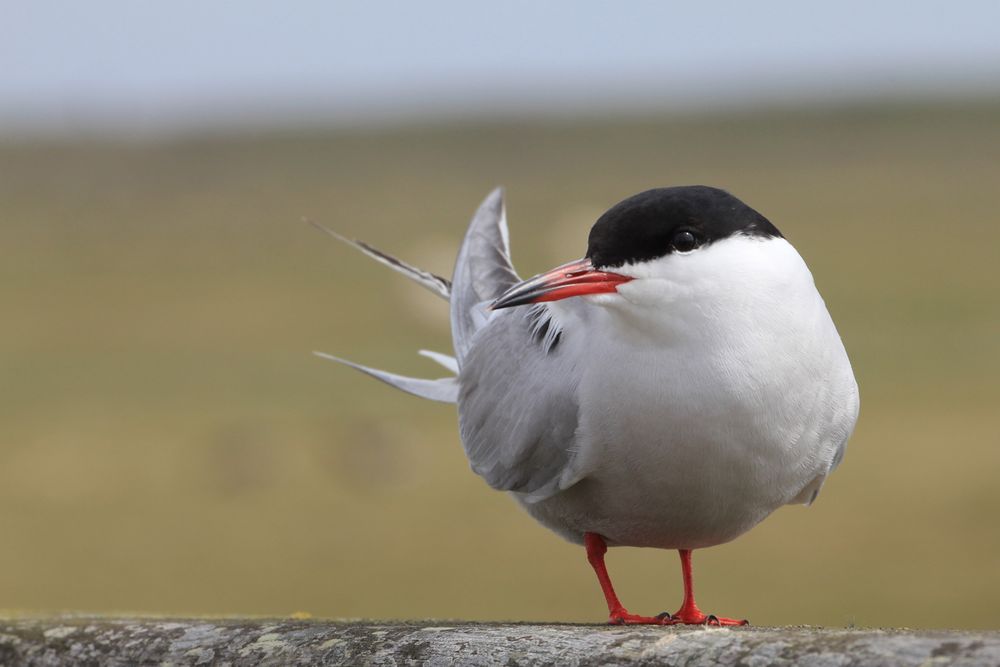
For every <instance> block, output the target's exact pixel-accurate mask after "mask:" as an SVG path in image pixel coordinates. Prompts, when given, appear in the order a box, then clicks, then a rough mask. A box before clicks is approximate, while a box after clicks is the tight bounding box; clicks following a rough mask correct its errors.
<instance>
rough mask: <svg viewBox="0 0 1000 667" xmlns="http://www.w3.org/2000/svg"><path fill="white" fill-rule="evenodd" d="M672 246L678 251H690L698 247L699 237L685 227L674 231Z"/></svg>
mask: <svg viewBox="0 0 1000 667" xmlns="http://www.w3.org/2000/svg"><path fill="white" fill-rule="evenodd" d="M670 246H671V247H672V248H673V249H674V250H676V251H677V252H689V251H691V250H694V249H695V248H697V247H698V237H696V236H695V235H694V234H693V233H691V232H689V231H687V230H686V229H684V230H681V231H679V232H675V233H674V237H673V238H672V239H670Z"/></svg>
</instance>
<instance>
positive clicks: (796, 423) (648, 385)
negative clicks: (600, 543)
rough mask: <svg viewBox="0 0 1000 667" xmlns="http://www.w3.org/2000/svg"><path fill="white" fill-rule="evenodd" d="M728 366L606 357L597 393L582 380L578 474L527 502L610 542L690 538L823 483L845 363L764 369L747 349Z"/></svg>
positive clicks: (726, 531) (573, 535)
mask: <svg viewBox="0 0 1000 667" xmlns="http://www.w3.org/2000/svg"><path fill="white" fill-rule="evenodd" d="M716 361H717V360H716ZM657 362H659V363H657ZM838 363H839V362H838ZM664 367H669V368H670V369H671V370H670V373H671V375H669V376H668V377H667V380H664V377H663V376H662V375H661V374H659V373H657V369H658V368H664ZM733 368H734V366H733V364H731V363H715V362H713V360H711V359H709V360H708V361H707V362H700V363H698V364H693V363H691V362H689V361H686V360H684V359H680V358H672V359H666V360H654V361H653V362H652V363H646V364H641V365H639V364H636V365H631V367H630V365H628V364H618V365H617V366H616V367H615V368H609V369H606V371H605V372H604V374H603V375H602V378H601V384H600V387H601V393H594V394H591V395H588V394H587V393H586V387H584V388H583V393H584V397H583V402H582V405H581V415H582V416H581V427H580V430H579V436H580V439H581V448H580V461H579V465H580V468H581V470H584V471H586V472H585V474H583V475H582V476H581V479H580V481H579V482H578V483H577V484H575V485H573V486H571V487H570V488H568V489H566V490H564V491H562V492H560V493H558V494H556V495H554V496H552V497H550V498H548V499H545V500H542V501H540V502H538V503H535V504H533V505H527V504H526V505H525V506H526V509H527V510H528V511H529V512H530V513H531V514H532V515H533V516H535V518H537V519H538V520H540V521H541V522H542V523H544V524H546V525H548V526H549V527H551V528H553V529H555V530H556V531H557V532H560V533H561V534H563V535H564V536H565V537H568V538H570V539H572V540H576V539H580V537H581V536H582V533H583V532H596V533H599V534H600V535H602V536H604V537H605V538H606V539H607V540H608V541H609V542H610V543H613V544H621V545H628V546H653V547H661V548H690V549H695V548H703V547H707V546H713V545H716V544H721V543H724V542H728V541H730V540H732V539H734V538H736V537H738V536H739V535H740V534H742V533H744V532H746V531H747V530H749V529H750V528H752V527H753V526H754V525H756V524H757V523H759V522H760V521H761V520H763V519H764V518H765V517H766V516H768V515H769V514H770V513H771V512H773V511H774V510H775V509H777V508H778V507H780V506H781V505H784V504H787V503H790V502H793V501H796V500H798V499H799V498H801V496H802V494H803V492H804V490H809V489H811V487H812V486H815V488H817V489H818V487H819V484H821V483H822V480H823V477H825V475H826V474H827V472H828V471H829V469H830V465H831V461H832V459H833V456H834V454H835V450H836V447H837V446H838V444H839V442H837V438H838V437H839V436H838V435H837V430H838V429H837V428H831V424H835V423H837V422H838V421H844V419H846V413H847V412H848V411H847V410H846V409H844V408H842V407H838V405H839V404H843V403H846V402H849V401H847V400H846V399H847V396H846V394H847V392H848V391H850V390H851V389H850V387H848V386H847V385H846V384H845V383H843V382H840V381H839V380H837V378H838V377H840V376H841V375H843V373H836V372H829V373H827V372H816V369H802V368H799V367H795V366H794V365H789V366H787V367H782V366H780V365H776V364H774V363H770V362H769V363H768V364H766V371H767V372H766V374H765V373H764V370H765V369H764V368H763V367H762V368H759V369H758V368H754V366H753V365H752V364H751V363H747V362H746V360H745V359H743V360H741V365H739V366H738V368H739V369H740V370H739V372H733V370H732V369H733ZM825 370H831V371H833V370H836V369H833V368H831V369H825ZM851 377H852V376H851ZM831 378H832V379H831ZM851 382H852V383H853V379H852V380H851ZM842 385H843V386H842ZM616 386H618V387H620V388H621V390H620V391H616V390H615V387H616ZM852 386H853V385H852ZM790 387H794V388H796V389H797V391H794V392H793V391H789V388H790ZM838 394H843V396H840V395H838ZM622 395H627V396H629V397H631V398H630V400H629V401H621V400H619V399H618V397H620V396H622ZM604 397H610V398H604ZM584 405H585V406H586V408H585V409H584V407H583V406H584ZM841 412H842V413H844V416H841V415H840V414H839V413H841ZM807 495H808V493H807Z"/></svg>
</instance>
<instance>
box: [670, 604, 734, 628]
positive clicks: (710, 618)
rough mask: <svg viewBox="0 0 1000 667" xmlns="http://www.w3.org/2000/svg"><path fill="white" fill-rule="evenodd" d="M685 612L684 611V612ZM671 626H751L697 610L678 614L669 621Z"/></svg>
mask: <svg viewBox="0 0 1000 667" xmlns="http://www.w3.org/2000/svg"><path fill="white" fill-rule="evenodd" d="M682 611H683V610H682ZM667 623H669V624H670V625H750V621H748V620H746V619H742V620H739V619H735V618H726V617H725V616H716V615H715V614H703V613H702V612H701V611H700V610H698V609H697V608H696V609H695V610H694V613H686V614H684V613H682V612H680V611H679V612H677V613H676V614H674V615H673V616H671V617H670V620H669V621H667Z"/></svg>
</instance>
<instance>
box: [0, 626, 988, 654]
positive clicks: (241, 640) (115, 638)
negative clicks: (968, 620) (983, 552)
mask: <svg viewBox="0 0 1000 667" xmlns="http://www.w3.org/2000/svg"><path fill="white" fill-rule="evenodd" d="M137 664H174V665H225V664H229V665H258V664H266V665H270V664H273V665H307V664H308V665H315V664H348V665H452V664H461V665H497V664H500V665H521V666H528V665H609V664H614V665H654V664H655V665H662V664H668V665H693V666H695V665H747V666H754V665H762V666H763V665H815V666H825V665H837V666H844V665H938V664H940V665H1000V632H957V631H908V630H856V629H851V630H833V629H822V628H808V627H793V628H734V629H724V628H700V627H699V628H678V627H608V626H593V625H533V624H502V623H497V624H492V623H482V624H480V623H464V622H445V621H436V622H427V623H374V622H358V623H348V622H331V621H294V620H238V619H234V620H191V619H184V620H165V619H104V618H80V617H56V618H44V619H14V620H6V621H0V665H4V666H12V665H102V666H103V665H137Z"/></svg>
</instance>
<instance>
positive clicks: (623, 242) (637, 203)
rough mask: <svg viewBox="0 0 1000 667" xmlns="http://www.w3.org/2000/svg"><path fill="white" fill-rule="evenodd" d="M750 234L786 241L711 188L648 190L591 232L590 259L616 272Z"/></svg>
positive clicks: (616, 209)
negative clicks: (665, 256) (779, 238)
mask: <svg viewBox="0 0 1000 667" xmlns="http://www.w3.org/2000/svg"><path fill="white" fill-rule="evenodd" d="M733 234H745V235H748V236H758V237H764V238H774V237H781V232H779V231H778V229H777V227H775V226H774V225H772V224H771V223H770V222H769V221H768V220H767V218H765V217H764V216H762V215H761V214H760V213H758V212H757V211H755V210H753V209H752V208H750V207H749V206H747V205H746V204H744V203H743V202H741V201H740V200H739V199H737V198H736V197H734V196H732V195H731V194H729V193H728V192H725V191H723V190H719V189H718V188H711V187H708V186H705V185H688V186H680V187H673V188H656V189H655V190H646V191H645V192H640V193H639V194H637V195H633V196H631V197H629V198H628V199H625V200H623V201H620V202H618V203H617V204H615V205H614V206H612V207H611V208H610V209H608V211H607V212H606V213H605V214H604V215H602V216H601V217H600V218H598V220H597V222H595V223H594V226H593V227H591V229H590V239H589V242H588V245H587V257H589V258H590V260H591V261H592V262H593V264H594V266H596V267H614V266H621V265H622V264H628V263H630V262H642V261H646V260H650V259H655V258H657V257H663V256H664V255H668V254H670V253H672V252H687V251H690V250H694V249H696V248H698V247H700V246H703V245H706V244H708V243H712V242H713V241H718V240H720V239H724V238H727V237H729V236H732V235H733Z"/></svg>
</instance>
